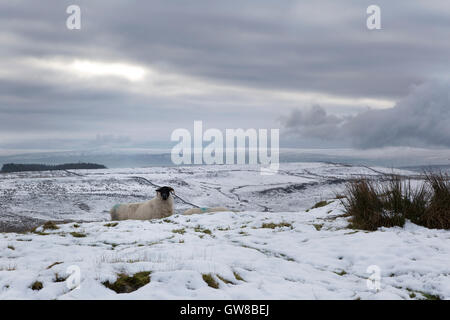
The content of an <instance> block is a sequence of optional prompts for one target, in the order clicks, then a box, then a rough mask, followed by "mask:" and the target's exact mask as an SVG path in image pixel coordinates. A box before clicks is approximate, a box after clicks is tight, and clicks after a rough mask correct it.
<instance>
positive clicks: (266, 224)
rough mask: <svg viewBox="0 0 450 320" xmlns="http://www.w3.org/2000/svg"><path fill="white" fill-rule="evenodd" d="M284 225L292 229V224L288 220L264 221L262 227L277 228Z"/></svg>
mask: <svg viewBox="0 0 450 320" xmlns="http://www.w3.org/2000/svg"><path fill="white" fill-rule="evenodd" d="M282 227H290V228H291V229H292V224H290V223H288V222H280V223H273V222H269V223H263V224H262V226H261V228H263V229H275V228H282Z"/></svg>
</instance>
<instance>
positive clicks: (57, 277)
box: [53, 273, 68, 282]
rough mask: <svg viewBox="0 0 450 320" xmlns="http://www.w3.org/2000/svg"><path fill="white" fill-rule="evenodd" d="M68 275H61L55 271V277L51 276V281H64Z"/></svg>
mask: <svg viewBox="0 0 450 320" xmlns="http://www.w3.org/2000/svg"><path fill="white" fill-rule="evenodd" d="M67 278H68V277H61V276H60V275H59V274H58V273H55V277H54V278H53V282H64V281H66V280H67Z"/></svg>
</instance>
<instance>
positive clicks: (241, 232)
mask: <svg viewBox="0 0 450 320" xmlns="http://www.w3.org/2000/svg"><path fill="white" fill-rule="evenodd" d="M238 233H239V234H240V235H243V236H248V233H247V232H245V231H239V232H238Z"/></svg>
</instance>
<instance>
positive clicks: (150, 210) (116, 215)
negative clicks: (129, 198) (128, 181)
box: [110, 187, 175, 220]
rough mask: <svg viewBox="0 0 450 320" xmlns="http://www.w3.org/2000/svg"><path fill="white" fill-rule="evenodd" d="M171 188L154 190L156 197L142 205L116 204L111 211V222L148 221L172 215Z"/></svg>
mask: <svg viewBox="0 0 450 320" xmlns="http://www.w3.org/2000/svg"><path fill="white" fill-rule="evenodd" d="M172 194H175V191H174V190H173V188H171V187H161V188H159V189H157V190H156V197H154V198H153V199H151V200H149V201H147V202H143V203H128V204H117V205H115V206H114V207H113V208H112V209H111V211H110V214H111V220H128V219H132V220H150V219H160V218H165V217H168V216H171V215H172V214H173V196H172Z"/></svg>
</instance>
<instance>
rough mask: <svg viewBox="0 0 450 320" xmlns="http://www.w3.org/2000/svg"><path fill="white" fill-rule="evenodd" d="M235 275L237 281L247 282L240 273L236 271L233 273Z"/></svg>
mask: <svg viewBox="0 0 450 320" xmlns="http://www.w3.org/2000/svg"><path fill="white" fill-rule="evenodd" d="M233 275H234V277H235V278H236V280H238V281H245V280H244V279H243V278H242V277H241V275H240V274H239V273H237V272H236V271H233Z"/></svg>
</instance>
